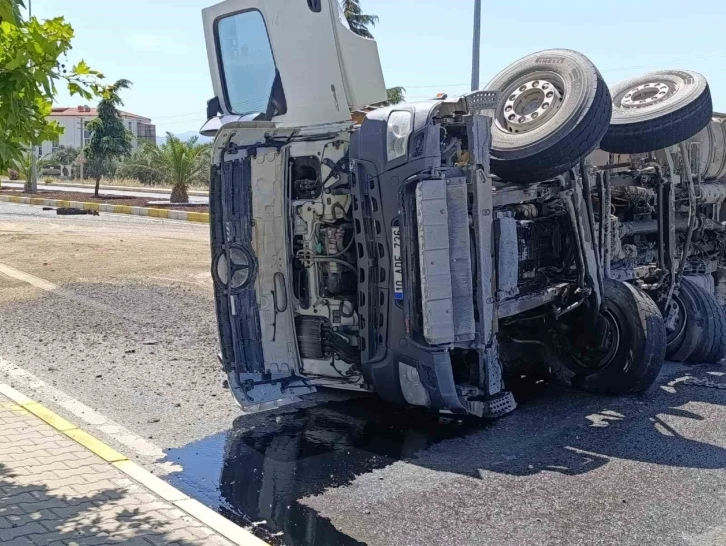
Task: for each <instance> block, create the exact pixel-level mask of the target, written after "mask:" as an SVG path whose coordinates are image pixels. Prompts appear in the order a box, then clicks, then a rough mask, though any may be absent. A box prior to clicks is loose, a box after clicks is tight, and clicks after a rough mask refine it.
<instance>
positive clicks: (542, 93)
mask: <svg viewBox="0 0 726 546" xmlns="http://www.w3.org/2000/svg"><path fill="white" fill-rule="evenodd" d="M487 89H488V90H492V91H500V92H501V95H502V99H501V101H500V104H499V105H498V106H497V109H496V114H495V119H494V124H493V126H492V150H491V152H492V153H491V169H492V172H493V173H494V174H496V175H497V176H499V177H500V178H502V179H503V180H505V181H507V182H537V181H540V180H546V179H548V178H552V177H554V176H557V175H560V174H563V173H565V172H567V170H569V169H571V168H573V167H574V166H576V165H578V164H579V162H580V160H581V159H582V158H583V157H585V156H587V155H588V154H589V153H590V152H592V151H593V150H594V149H595V148H596V147H597V146H598V144H599V143H600V140H601V139H602V137H603V135H604V134H605V132H606V131H607V130H608V124H609V123H610V115H611V112H612V102H611V98H610V91H609V90H608V87H607V85H606V84H605V81H604V80H603V78H602V76H601V75H600V72H598V70H597V68H595V65H593V64H592V62H591V61H590V60H589V59H588V58H587V57H585V56H584V55H582V54H581V53H578V52H576V51H571V50H568V49H550V50H547V51H540V52H539V53H534V54H532V55H529V56H527V57H524V58H523V59H520V60H518V61H517V62H515V63H513V64H512V65H510V66H508V67H507V68H505V69H504V70H503V71H502V72H500V73H499V74H498V75H497V76H495V77H494V79H493V80H492V81H491V82H489V85H488V86H487Z"/></svg>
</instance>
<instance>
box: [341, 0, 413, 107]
mask: <svg viewBox="0 0 726 546" xmlns="http://www.w3.org/2000/svg"><path fill="white" fill-rule="evenodd" d="M340 7H341V8H342V9H343V15H344V16H345V20H346V21H348V26H349V27H350V30H352V31H353V32H355V33H356V34H357V35H358V36H363V37H364V38H370V39H373V34H371V31H370V30H369V29H368V27H369V26H372V27H374V26H376V23H378V16H377V15H366V14H364V13H363V9H362V8H361V7H360V0H342V2H341V3H340ZM386 92H387V94H388V100H387V101H386V102H388V104H398V103H399V102H403V101H404V100H405V93H406V89H405V88H403V87H391V88H390V89H387V90H386Z"/></svg>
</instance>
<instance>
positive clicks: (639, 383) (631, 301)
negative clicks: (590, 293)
mask: <svg viewBox="0 0 726 546" xmlns="http://www.w3.org/2000/svg"><path fill="white" fill-rule="evenodd" d="M601 319H602V320H603V326H604V327H603V328H601V330H600V334H596V333H595V332H593V329H592V328H591V327H590V325H589V324H587V322H586V321H578V320H573V322H572V329H571V332H570V335H569V338H570V340H571V341H570V342H569V343H568V344H567V346H566V347H561V348H560V350H559V351H558V352H559V361H560V362H561V363H562V365H564V366H565V367H566V368H567V369H568V370H569V372H570V374H569V379H568V383H569V384H571V385H572V386H575V387H579V388H581V389H583V390H586V391H589V392H596V393H602V394H628V393H634V392H641V391H644V390H646V389H647V388H648V387H649V386H650V385H651V384H652V383H653V381H655V378H656V377H657V376H658V373H659V372H660V369H661V366H662V365H663V360H664V358H665V351H666V332H665V325H664V324H663V318H662V316H661V314H660V310H659V309H658V307H657V306H656V305H655V303H654V302H653V300H651V299H650V298H649V297H648V295H647V294H645V292H643V291H641V290H640V289H638V288H636V287H635V286H632V285H630V284H627V283H624V282H620V281H615V280H612V279H606V280H605V305H604V309H603V311H602V313H601ZM600 335H604V336H605V337H604V340H605V343H604V344H603V345H602V346H598V345H599V343H598V342H599V339H597V338H599V336H600ZM556 375H557V376H558V377H560V378H562V377H563V375H564V374H562V373H557V374H556Z"/></svg>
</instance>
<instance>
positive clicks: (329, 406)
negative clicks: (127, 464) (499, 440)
mask: <svg viewBox="0 0 726 546" xmlns="http://www.w3.org/2000/svg"><path fill="white" fill-rule="evenodd" d="M485 426H486V424H485V423H482V422H481V421H476V420H468V419H466V420H463V421H462V420H457V419H450V418H442V417H440V416H438V415H435V414H432V413H426V412H422V411H416V410H412V409H406V408H402V407H399V406H395V405H390V404H386V403H383V402H381V401H380V400H379V399H377V398H376V397H373V396H366V397H360V398H352V399H349V400H345V401H335V402H327V403H321V404H318V405H313V406H307V407H290V408H287V409H285V410H280V411H276V412H274V413H262V414H259V415H252V416H244V417H241V418H238V419H237V420H235V422H234V425H233V427H232V429H231V430H229V431H227V432H225V433H221V434H217V435H215V436H211V437H208V438H206V439H204V440H201V441H199V442H196V443H194V444H190V445H187V446H184V447H183V448H179V449H170V450H168V453H167V459H168V460H169V461H172V462H174V463H177V464H179V465H181V466H182V467H183V470H182V471H181V472H178V473H175V474H172V475H171V476H169V481H170V482H172V484H173V485H175V486H176V487H178V488H179V489H181V490H183V491H184V492H185V493H187V494H188V495H190V496H193V497H194V498H197V499H199V500H200V501H202V502H206V503H207V504H208V505H210V506H212V507H214V508H216V509H217V510H219V511H220V512H221V513H222V514H224V515H225V516H227V517H229V518H230V519H232V520H234V521H236V522H237V523H239V524H240V525H242V526H245V527H247V526H249V525H250V524H252V525H254V526H255V531H256V534H258V535H259V536H260V537H261V538H263V539H264V540H266V541H268V542H270V543H271V544H274V545H282V544H285V545H289V546H297V545H306V546H318V545H326V546H327V545H341V546H348V545H357V544H362V543H360V542H358V541H357V540H355V539H354V538H352V537H350V536H348V535H345V534H343V533H341V532H340V531H338V530H337V529H336V528H335V527H334V526H333V525H332V524H331V523H330V521H329V520H327V519H325V518H322V517H320V516H319V515H318V514H317V512H315V511H314V510H312V509H310V508H308V507H306V506H304V505H302V504H301V503H299V502H298V500H299V499H302V498H304V497H307V496H310V495H317V494H320V493H322V492H324V491H325V490H326V489H328V488H335V487H340V486H343V485H346V484H349V483H351V482H352V481H353V480H354V479H355V478H356V477H357V476H359V475H361V474H364V473H367V472H370V471H372V470H375V469H380V468H384V467H386V466H388V465H390V464H392V463H394V462H396V461H399V460H405V459H411V458H415V457H416V453H418V452H420V451H422V450H425V449H427V448H429V447H430V446H432V445H434V444H436V443H438V442H441V441H444V440H449V439H453V438H459V437H463V436H466V435H468V434H470V433H474V432H477V431H479V430H481V429H482V428H483V427H485Z"/></svg>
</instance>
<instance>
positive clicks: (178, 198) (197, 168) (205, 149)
mask: <svg viewBox="0 0 726 546" xmlns="http://www.w3.org/2000/svg"><path fill="white" fill-rule="evenodd" d="M197 140H198V138H197V137H192V138H191V139H190V140H189V141H187V142H184V141H183V140H180V139H179V138H178V137H175V136H174V135H172V134H171V133H167V134H166V142H165V143H164V144H162V145H161V146H159V147H150V148H149V163H148V166H149V167H150V168H152V169H154V170H155V171H156V172H158V173H159V175H160V176H161V177H162V178H163V180H164V181H165V182H168V183H171V184H172V189H171V202H172V203H188V202H189V194H188V193H187V188H189V185H190V184H192V183H193V182H196V181H199V180H200V179H202V178H203V177H204V176H205V175H206V174H207V171H208V169H209V155H210V153H211V145H209V144H200V143H199V142H197Z"/></svg>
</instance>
